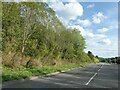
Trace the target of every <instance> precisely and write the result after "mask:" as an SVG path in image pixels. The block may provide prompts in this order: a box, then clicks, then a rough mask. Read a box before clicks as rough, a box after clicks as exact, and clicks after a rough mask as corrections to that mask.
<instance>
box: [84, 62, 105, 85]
mask: <svg viewBox="0 0 120 90" xmlns="http://www.w3.org/2000/svg"><path fill="white" fill-rule="evenodd" d="M103 65H104V64H103ZM103 65H102V66H101V67H100V68H99V69H98V71H97V72H99V71H100V70H101V68H102V67H103ZM97 74H98V73H95V74H94V75H93V76H92V77H91V78H90V79H89V81H88V82H87V83H86V84H85V85H88V84H89V83H90V82H91V81H92V80H93V78H94V77H95V76H96V75H97Z"/></svg>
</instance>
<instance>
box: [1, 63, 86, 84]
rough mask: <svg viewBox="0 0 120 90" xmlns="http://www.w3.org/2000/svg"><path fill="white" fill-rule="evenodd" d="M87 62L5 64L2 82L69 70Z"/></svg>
mask: <svg viewBox="0 0 120 90" xmlns="http://www.w3.org/2000/svg"><path fill="white" fill-rule="evenodd" d="M86 65H87V64H86V63H84V64H67V65H61V66H44V67H34V68H24V67H22V68H15V69H12V68H9V67H6V66H3V70H2V82H5V81H10V80H18V79H25V78H27V77H30V76H41V75H46V74H49V73H53V72H57V71H62V70H68V69H72V68H77V67H84V66H86Z"/></svg>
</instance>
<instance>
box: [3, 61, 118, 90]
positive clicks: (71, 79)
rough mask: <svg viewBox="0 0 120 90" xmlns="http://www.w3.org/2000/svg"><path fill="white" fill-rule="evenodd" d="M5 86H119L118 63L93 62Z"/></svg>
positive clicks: (5, 86) (4, 85) (4, 86)
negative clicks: (82, 66) (85, 65)
mask: <svg viewBox="0 0 120 90" xmlns="http://www.w3.org/2000/svg"><path fill="white" fill-rule="evenodd" d="M3 88H118V65H117V64H107V63H99V64H93V65H89V66H87V67H84V68H78V69H74V70H71V71H67V72H62V73H58V74H55V75H50V76H44V77H40V78H37V79H33V80H25V81H20V80H19V81H17V82H13V83H4V84H3Z"/></svg>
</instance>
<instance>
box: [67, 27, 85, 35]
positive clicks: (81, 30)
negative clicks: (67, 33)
mask: <svg viewBox="0 0 120 90" xmlns="http://www.w3.org/2000/svg"><path fill="white" fill-rule="evenodd" d="M67 28H72V29H74V28H76V29H78V30H79V31H80V33H81V34H82V35H83V36H84V35H85V30H84V29H83V27H81V26H79V25H71V26H67Z"/></svg>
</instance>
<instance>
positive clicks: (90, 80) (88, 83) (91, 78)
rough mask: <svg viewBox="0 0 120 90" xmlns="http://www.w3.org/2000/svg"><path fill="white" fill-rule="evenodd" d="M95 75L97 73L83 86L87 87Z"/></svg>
mask: <svg viewBox="0 0 120 90" xmlns="http://www.w3.org/2000/svg"><path fill="white" fill-rule="evenodd" d="M96 75H97V73H95V74H94V75H93V76H92V77H91V78H90V80H89V81H88V82H87V83H86V84H85V85H88V84H89V83H90V82H91V81H92V79H93V78H94V77H95V76H96Z"/></svg>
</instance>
